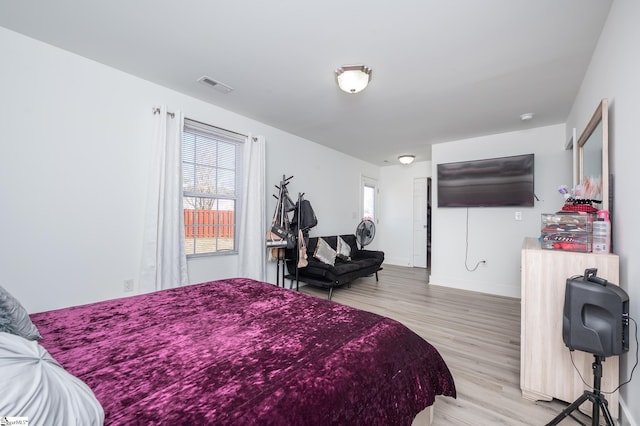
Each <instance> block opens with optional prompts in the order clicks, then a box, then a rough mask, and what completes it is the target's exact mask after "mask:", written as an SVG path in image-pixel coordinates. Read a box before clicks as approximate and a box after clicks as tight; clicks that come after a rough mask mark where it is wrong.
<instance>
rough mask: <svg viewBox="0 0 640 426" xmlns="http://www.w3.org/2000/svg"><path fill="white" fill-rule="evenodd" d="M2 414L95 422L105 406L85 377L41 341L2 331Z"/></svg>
mask: <svg viewBox="0 0 640 426" xmlns="http://www.w3.org/2000/svg"><path fill="white" fill-rule="evenodd" d="M0 377H2V392H1V393H0V414H1V415H3V416H9V417H27V418H28V419H29V421H30V422H33V424H39V425H40V424H42V425H44V424H47V425H65V426H66V425H70V426H72V425H77V426H85V425H86V426H93V425H96V426H98V425H102V424H103V423H104V410H103V409H102V406H101V405H100V403H99V402H98V400H97V399H96V397H95V395H94V394H93V392H92V391H91V389H89V386H87V385H86V384H85V383H84V382H83V381H82V380H80V379H78V378H77V377H75V376H73V375H71V374H70V373H69V372H67V371H66V370H65V369H64V368H62V367H61V366H60V364H58V363H57V362H56V360H55V359H53V357H52V356H51V355H50V354H49V352H47V350H46V349H45V348H43V347H42V346H40V345H39V344H38V342H35V341H32V340H27V339H24V338H22V337H20V336H16V335H14V334H10V333H4V332H0Z"/></svg>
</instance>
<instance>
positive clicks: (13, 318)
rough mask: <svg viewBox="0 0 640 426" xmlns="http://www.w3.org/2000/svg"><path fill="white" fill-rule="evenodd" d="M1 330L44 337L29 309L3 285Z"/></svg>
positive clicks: (23, 335) (0, 296)
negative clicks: (28, 311)
mask: <svg viewBox="0 0 640 426" xmlns="http://www.w3.org/2000/svg"><path fill="white" fill-rule="evenodd" d="M0 331H4V332H7V333H12V334H15V335H18V336H22V337H24V338H25V339H29V340H40V339H42V336H41V335H40V332H39V331H38V329H37V328H36V326H35V325H34V324H33V323H32V322H31V318H29V314H28V313H27V311H26V310H25V309H24V308H23V307H22V305H21V304H20V302H18V300H17V299H16V298H14V297H13V296H12V295H11V294H10V293H9V292H8V291H7V290H5V289H4V288H3V287H2V286H0ZM0 413H1V412H0Z"/></svg>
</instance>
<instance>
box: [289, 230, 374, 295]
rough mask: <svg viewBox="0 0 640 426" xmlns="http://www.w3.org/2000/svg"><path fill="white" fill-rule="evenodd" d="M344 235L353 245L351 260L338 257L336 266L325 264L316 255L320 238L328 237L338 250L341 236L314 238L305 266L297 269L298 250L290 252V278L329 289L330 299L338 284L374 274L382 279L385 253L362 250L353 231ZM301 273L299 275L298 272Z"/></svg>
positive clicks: (308, 248)
mask: <svg viewBox="0 0 640 426" xmlns="http://www.w3.org/2000/svg"><path fill="white" fill-rule="evenodd" d="M340 237H341V238H342V239H343V240H344V242H346V243H347V244H348V245H349V247H350V248H351V253H350V259H348V260H345V259H342V258H340V257H337V258H336V260H335V264H334V265H329V264H327V263H324V262H322V261H320V260H318V259H316V258H315V257H314V252H315V250H316V245H317V244H318V239H319V238H322V239H324V240H325V241H326V242H327V243H328V244H329V245H330V246H331V248H333V249H334V250H336V248H337V242H338V237H337V236H335V235H334V236H327V237H312V238H309V242H308V244H307V260H308V262H309V263H308V265H307V266H306V267H304V268H297V271H296V265H297V256H296V251H295V250H287V251H286V259H287V261H286V263H287V270H288V272H289V274H288V275H287V276H286V278H287V279H290V280H291V285H293V282H294V281H296V279H297V280H298V281H302V282H304V283H307V284H310V285H314V286H319V287H324V288H328V289H329V299H331V296H332V295H333V289H334V288H335V287H339V286H342V285H344V284H349V285H350V283H351V282H352V281H354V280H355V279H357V278H360V277H366V276H369V275H371V274H375V275H376V281H378V271H380V270H382V266H381V265H382V262H383V261H384V252H382V251H374V250H360V249H359V248H358V246H357V243H356V236H355V235H353V234H347V235H340ZM296 272H297V275H296Z"/></svg>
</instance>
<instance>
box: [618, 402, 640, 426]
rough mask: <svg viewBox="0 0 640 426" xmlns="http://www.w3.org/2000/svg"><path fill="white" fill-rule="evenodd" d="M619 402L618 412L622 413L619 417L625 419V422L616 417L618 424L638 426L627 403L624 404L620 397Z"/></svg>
mask: <svg viewBox="0 0 640 426" xmlns="http://www.w3.org/2000/svg"><path fill="white" fill-rule="evenodd" d="M619 402H620V413H621V414H622V415H621V416H620V418H621V419H625V422H624V423H623V422H622V421H621V420H620V419H618V426H638V422H636V421H635V420H634V418H633V416H632V415H631V413H630V412H629V407H628V406H627V404H625V401H624V400H623V399H622V398H620V400H619Z"/></svg>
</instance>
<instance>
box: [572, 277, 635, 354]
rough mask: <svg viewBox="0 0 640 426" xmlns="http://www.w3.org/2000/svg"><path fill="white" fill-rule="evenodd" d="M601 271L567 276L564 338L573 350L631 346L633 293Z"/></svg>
mask: <svg viewBox="0 0 640 426" xmlns="http://www.w3.org/2000/svg"><path fill="white" fill-rule="evenodd" d="M597 272H598V270H597V269H587V270H586V271H585V272H584V276H580V277H575V278H568V279H567V286H566V290H565V296H564V315H563V321H562V338H563V340H564V343H565V345H567V347H568V348H569V349H571V350H579V351H584V352H589V353H591V354H594V355H600V356H604V357H607V356H611V355H620V354H623V353H625V352H627V351H628V350H629V296H628V295H627V293H626V292H625V291H624V290H622V289H621V288H620V287H618V286H616V285H613V284H611V283H609V282H607V280H605V279H603V278H599V277H597V276H596V274H597Z"/></svg>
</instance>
